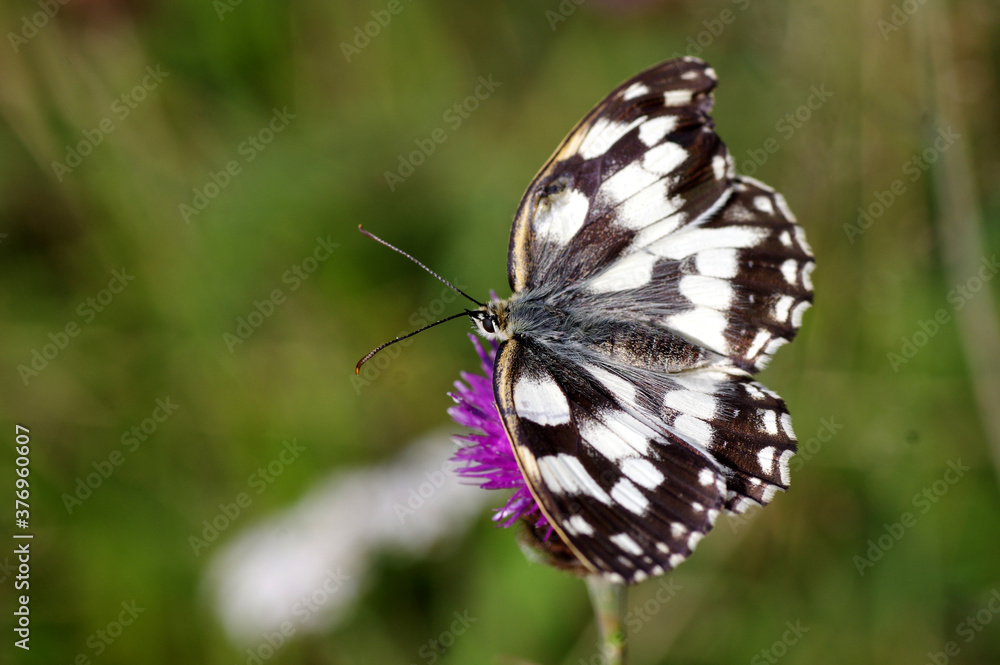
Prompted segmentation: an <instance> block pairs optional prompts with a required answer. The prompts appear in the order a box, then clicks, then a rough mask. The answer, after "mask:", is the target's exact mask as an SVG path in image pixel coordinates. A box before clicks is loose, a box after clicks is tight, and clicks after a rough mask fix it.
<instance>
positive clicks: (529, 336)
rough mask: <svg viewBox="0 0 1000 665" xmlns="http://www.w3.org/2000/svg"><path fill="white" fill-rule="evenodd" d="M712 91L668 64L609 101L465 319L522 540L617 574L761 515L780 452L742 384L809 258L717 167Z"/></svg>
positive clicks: (769, 419)
mask: <svg viewBox="0 0 1000 665" xmlns="http://www.w3.org/2000/svg"><path fill="white" fill-rule="evenodd" d="M715 85H716V75H715V72H714V71H713V70H712V68H711V67H709V66H708V65H707V64H705V63H704V62H702V61H700V60H698V59H695V58H683V59H677V60H670V61H668V62H664V63H662V64H659V65H657V66H655V67H652V68H651V69H648V70H646V71H644V72H642V73H641V74H639V75H638V76H635V77H633V78H631V79H629V80H628V81H626V82H625V83H623V84H621V85H620V86H618V87H617V88H616V89H615V90H613V91H612V92H611V94H610V95H608V96H607V98H605V99H604V100H603V101H602V102H601V103H600V104H598V105H597V107H596V108H594V109H593V110H592V111H591V112H590V113H589V114H587V116H586V117H584V119H583V120H582V121H580V123H579V124H578V125H577V126H576V127H575V128H574V129H573V131H571V132H570V134H569V136H567V137H566V139H564V140H563V142H562V144H561V145H560V146H559V148H558V149H557V150H556V152H555V154H554V155H553V156H552V157H551V158H550V159H549V161H548V163H547V164H546V165H545V166H544V167H543V168H542V170H541V171H540V172H539V174H538V175H537V176H535V179H534V180H533V181H532V183H531V185H530V186H529V187H528V189H527V192H526V193H525V195H524V198H523V199H522V200H521V203H520V205H519V207H518V210H517V214H516V217H515V219H514V225H513V228H512V230H511V236H510V247H509V255H508V261H507V273H508V279H509V281H510V286H511V289H512V291H513V295H512V296H511V297H510V298H509V299H507V300H499V301H492V302H489V303H486V304H485V305H483V306H481V307H480V308H479V309H477V310H474V311H469V312H467V314H468V315H469V316H470V317H471V318H472V320H473V322H474V324H475V326H476V328H478V331H479V332H480V333H481V334H482V335H483V336H485V337H487V338H489V339H493V340H498V341H499V342H500V346H499V350H498V351H497V355H496V362H495V369H494V376H493V386H494V394H495V397H496V403H497V407H498V410H499V412H500V415H501V418H502V420H503V422H504V426H505V429H506V430H507V434H508V437H509V438H510V441H511V443H512V445H513V449H514V452H515V455H516V457H517V461H518V464H519V466H520V469H521V472H522V473H523V475H524V477H525V479H526V481H527V483H528V486H529V488H530V489H531V492H532V494H533V495H534V497H535V499H536V500H537V502H538V504H539V506H540V507H541V509H542V511H543V512H544V514H545V516H546V517H547V518H548V521H549V523H550V524H551V526H552V528H553V529H554V530H555V532H556V534H557V535H558V538H559V542H558V543H554V544H549V545H546V544H545V543H544V542H543V538H542V534H541V533H540V532H539V531H538V530H537V529H536V530H535V533H534V536H535V538H536V540H537V541H538V543H539V545H541V546H543V547H545V548H546V549H548V550H549V552H550V553H551V554H554V555H555V556H556V557H557V558H562V559H563V561H564V563H566V564H567V565H571V566H577V567H579V566H580V564H582V566H583V567H585V568H586V569H587V570H588V571H589V572H593V573H599V574H605V575H607V576H608V577H609V578H611V579H614V580H618V581H624V582H629V583H633V582H638V581H640V580H642V579H645V578H646V577H648V576H650V575H658V574H662V573H664V572H665V571H667V570H670V569H672V568H675V567H676V566H677V565H678V564H679V563H680V562H682V561H684V560H685V559H686V558H687V557H688V556H689V555H690V554H691V552H692V551H693V550H694V548H695V546H696V545H697V544H698V541H699V540H701V538H702V537H703V536H704V535H705V534H706V533H707V532H708V531H709V530H710V529H711V528H712V526H713V524H714V523H715V520H716V518H717V516H718V515H719V513H720V511H722V510H729V511H735V512H742V511H745V510H746V509H747V508H749V507H750V506H753V505H763V504H766V503H768V502H769V501H770V500H771V499H772V497H773V496H774V495H775V493H776V492H777V491H778V490H783V489H785V488H787V487H788V483H789V470H788V460H789V458H791V456H792V455H794V454H795V449H796V446H795V435H794V433H793V432H792V426H791V418H790V417H789V415H788V410H787V409H786V407H785V403H784V402H783V401H782V400H781V398H780V397H778V396H777V395H776V394H775V393H773V392H771V391H770V390H768V389H767V388H765V387H764V386H762V385H761V384H759V383H757V382H756V381H753V380H752V378H751V376H752V375H753V374H754V373H756V372H757V371H759V370H761V369H763V368H764V366H765V365H766V364H767V362H768V360H769V359H770V357H771V355H772V354H773V353H774V352H775V351H776V350H777V349H778V347H780V346H781V345H783V344H785V343H786V342H788V341H790V340H791V339H792V338H793V337H794V336H795V333H796V331H797V330H798V328H799V326H800V325H801V323H802V315H803V313H804V312H805V311H806V309H808V308H809V306H810V305H811V303H812V283H811V281H810V273H811V272H812V269H813V266H814V261H813V256H812V253H811V251H810V249H809V245H808V244H807V243H806V239H805V234H804V233H803V231H802V229H801V227H799V226H798V225H797V224H796V222H795V217H794V216H793V215H792V213H791V211H790V210H789V209H788V205H787V204H786V203H785V199H784V198H783V197H782V196H781V194H779V193H777V192H775V191H774V190H773V189H771V188H770V187H768V186H766V185H764V184H763V183H760V182H758V181H756V180H754V179H752V178H748V177H745V176H740V175H737V174H736V173H735V171H734V168H733V160H732V158H731V157H730V156H729V154H728V151H727V150H726V147H725V145H723V143H722V141H721V140H720V139H719V137H718V136H717V135H716V134H715V132H714V131H713V128H714V123H713V121H712V119H711V118H710V117H709V115H708V113H709V111H710V110H711V108H712V101H713V100H712V90H713V89H714V88H715ZM457 316H462V314H459V315H457ZM369 357H370V356H369ZM359 366H360V364H359Z"/></svg>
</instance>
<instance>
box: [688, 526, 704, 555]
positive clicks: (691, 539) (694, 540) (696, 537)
mask: <svg viewBox="0 0 1000 665" xmlns="http://www.w3.org/2000/svg"><path fill="white" fill-rule="evenodd" d="M704 537H705V534H703V533H702V532H700V531H692V532H691V535H690V536H688V549H689V550H691V551H692V552H694V548H696V547H698V543H700V542H701V539H702V538H704Z"/></svg>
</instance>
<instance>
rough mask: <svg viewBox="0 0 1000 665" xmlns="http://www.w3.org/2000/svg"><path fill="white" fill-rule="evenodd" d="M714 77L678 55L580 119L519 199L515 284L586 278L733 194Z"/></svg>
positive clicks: (511, 267)
mask: <svg viewBox="0 0 1000 665" xmlns="http://www.w3.org/2000/svg"><path fill="white" fill-rule="evenodd" d="M715 84H716V79H715V72H714V71H713V70H712V69H711V68H710V67H708V65H706V64H705V63H704V62H702V61H700V60H697V59H695V58H686V59H684V60H671V61H668V62H665V63H662V64H660V65H657V66H656V67H653V68H651V69H648V70H646V71H645V72H642V73H641V74H639V75H637V76H635V77H633V78H631V79H629V80H628V81H626V82H625V83H623V84H621V85H620V86H618V87H617V88H616V89H615V90H614V91H612V93H611V94H610V95H608V97H607V98H605V99H604V101H602V102H601V103H600V104H598V105H597V107H596V108H594V109H593V110H592V111H591V112H590V113H589V114H587V116H586V117H584V119H583V120H581V121H580V122H579V124H577V126H576V127H575V128H574V129H573V131H571V132H570V134H569V135H568V136H567V137H566V138H565V139H564V140H563V142H562V144H560V146H559V148H557V149H556V152H555V153H554V154H553V155H552V157H551V158H550V159H549V161H548V163H547V164H546V165H545V166H544V167H543V168H542V170H541V171H540V172H539V173H538V175H537V176H535V179H534V180H533V181H532V183H531V184H530V185H529V186H528V189H527V191H526V192H525V195H524V197H523V198H522V200H521V204H520V206H519V207H518V211H517V215H516V216H515V219H514V225H513V228H512V229H511V238H510V252H509V255H508V263H507V274H508V278H509V281H510V286H511V289H513V290H514V291H523V290H526V289H531V288H538V287H553V286H561V285H568V284H572V283H575V282H578V281H580V280H583V279H586V278H587V277H589V276H590V275H592V274H593V273H594V271H595V270H597V269H599V268H600V267H602V266H605V265H607V264H608V263H609V262H611V261H613V260H614V259H615V258H616V257H617V256H618V255H619V254H620V253H621V252H622V251H623V250H625V249H626V248H627V247H629V246H630V245H633V244H634V243H635V242H640V243H641V242H645V241H648V240H649V239H651V238H652V237H655V236H656V235H662V234H665V233H668V232H670V230H672V229H674V228H676V227H677V226H678V225H683V224H685V223H689V222H691V221H693V220H696V219H700V218H702V217H704V216H705V215H707V214H710V213H711V211H712V210H713V209H715V208H716V207H717V206H718V205H720V203H721V202H723V201H724V199H725V198H726V196H727V192H728V190H729V186H730V184H729V178H728V174H729V171H730V166H729V164H728V163H727V159H726V148H725V146H724V145H723V144H722V142H721V141H719V138H718V136H716V134H715V132H713V131H712V120H711V118H709V116H708V111H709V110H710V109H711V107H712V96H711V91H712V89H713V88H714V87H715ZM644 239H645V240H644Z"/></svg>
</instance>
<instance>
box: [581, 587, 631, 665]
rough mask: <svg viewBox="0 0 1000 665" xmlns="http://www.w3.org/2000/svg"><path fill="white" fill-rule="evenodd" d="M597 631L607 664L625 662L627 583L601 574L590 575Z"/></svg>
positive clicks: (591, 598)
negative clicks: (611, 579)
mask: <svg viewBox="0 0 1000 665" xmlns="http://www.w3.org/2000/svg"><path fill="white" fill-rule="evenodd" d="M587 590H588V591H589V592H590V602H591V603H592V604H593V605H594V616H595V618H596V619H597V632H598V634H599V635H600V643H601V651H602V652H603V654H604V663H606V665H624V663H625V585H624V584H621V583H619V582H611V581H609V580H608V579H607V578H605V577H603V576H600V575H588V576H587Z"/></svg>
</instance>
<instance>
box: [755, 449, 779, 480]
mask: <svg viewBox="0 0 1000 665" xmlns="http://www.w3.org/2000/svg"><path fill="white" fill-rule="evenodd" d="M775 452H777V451H776V450H775V448H774V446H768V447H766V448H761V449H760V452H758V453H757V464H759V465H760V470H761V471H763V472H764V473H767V474H770V473H772V471H773V470H774V453H775Z"/></svg>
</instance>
